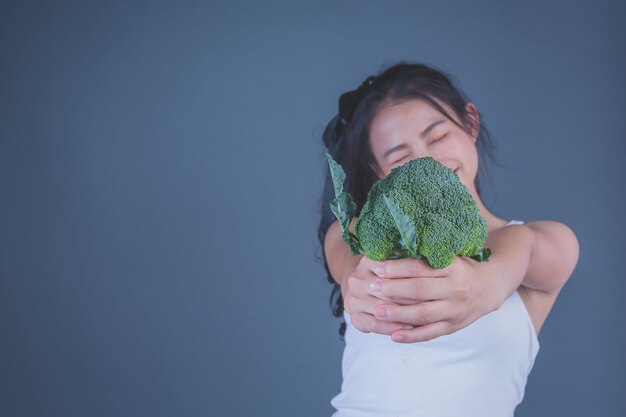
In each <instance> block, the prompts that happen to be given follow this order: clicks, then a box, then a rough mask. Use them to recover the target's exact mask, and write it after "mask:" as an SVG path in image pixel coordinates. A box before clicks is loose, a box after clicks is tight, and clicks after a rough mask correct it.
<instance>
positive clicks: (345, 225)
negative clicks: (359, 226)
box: [330, 192, 356, 234]
mask: <svg viewBox="0 0 626 417" xmlns="http://www.w3.org/2000/svg"><path fill="white" fill-rule="evenodd" d="M330 210H331V211H332V212H333V214H334V215H335V217H336V218H337V220H339V225H340V226H341V232H342V233H344V234H345V233H346V232H347V231H349V230H350V229H349V227H350V222H351V221H352V218H353V217H354V214H355V213H356V203H355V202H354V200H352V196H351V195H350V194H348V193H343V192H342V193H340V194H339V195H338V196H337V198H335V199H334V200H333V201H331V202H330Z"/></svg>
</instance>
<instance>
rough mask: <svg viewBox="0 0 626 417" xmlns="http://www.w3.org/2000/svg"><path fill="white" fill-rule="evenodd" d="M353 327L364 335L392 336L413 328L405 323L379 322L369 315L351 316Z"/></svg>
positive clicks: (358, 314)
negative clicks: (394, 333)
mask: <svg viewBox="0 0 626 417" xmlns="http://www.w3.org/2000/svg"><path fill="white" fill-rule="evenodd" d="M350 318H351V321H352V325H353V326H354V327H355V328H356V329H357V330H360V331H361V332H364V333H378V334H384V335H387V336H390V335H391V334H392V333H393V332H396V331H399V330H409V329H412V328H413V326H411V325H407V324H404V323H393V322H386V321H382V320H378V319H377V318H376V317H374V316H372V315H371V314H367V313H357V314H355V315H354V316H350Z"/></svg>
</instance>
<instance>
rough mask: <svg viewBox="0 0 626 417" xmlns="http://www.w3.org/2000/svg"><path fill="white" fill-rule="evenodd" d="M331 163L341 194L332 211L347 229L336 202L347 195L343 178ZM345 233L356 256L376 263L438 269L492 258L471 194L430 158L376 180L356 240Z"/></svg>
mask: <svg viewBox="0 0 626 417" xmlns="http://www.w3.org/2000/svg"><path fill="white" fill-rule="evenodd" d="M328 158H329V164H330V167H331V173H332V174H333V181H334V183H335V189H336V194H337V199H336V200H334V203H335V208H333V212H334V213H335V215H336V216H337V218H340V216H343V222H342V223H343V224H344V225H347V224H349V220H347V219H346V215H345V212H346V210H343V211H341V210H337V209H336V205H337V204H338V203H337V202H339V201H340V200H343V199H345V198H348V196H349V194H347V193H342V192H341V188H342V186H343V180H344V178H345V174H343V170H342V169H341V167H339V165H337V164H336V163H335V162H334V161H333V160H332V158H330V156H329V157H328ZM340 197H341V198H340ZM349 198H350V200H349V201H350V202H351V201H352V200H351V197H349ZM331 206H332V203H331ZM346 207H348V206H347V205H346ZM350 218H351V216H350ZM340 220H341V219H340ZM342 230H343V231H344V241H346V243H348V244H350V246H351V248H352V252H353V253H354V254H356V253H359V252H360V253H364V254H365V255H366V256H367V257H369V258H370V259H373V260H377V261H382V260H385V259H395V258H403V257H416V258H426V260H427V261H428V263H429V264H430V265H431V266H433V267H434V268H445V267H446V266H448V265H450V264H451V263H452V261H453V260H454V258H455V257H456V256H470V257H473V258H474V259H476V260H481V261H482V260H486V259H487V258H488V257H489V254H490V251H489V249H484V248H483V245H484V243H485V240H486V239H487V222H486V221H485V219H483V218H482V216H481V215H480V213H479V211H478V207H477V206H476V202H475V201H474V199H473V198H472V196H471V195H470V193H469V191H468V189H467V188H466V187H465V185H463V183H461V181H460V180H459V178H458V176H457V175H456V174H455V173H454V172H452V170H450V169H449V168H447V167H446V166H444V165H443V164H441V163H439V162H437V161H436V160H434V159H433V158H428V157H427V158H419V159H415V160H412V161H410V162H407V163H406V164H404V165H402V166H400V167H397V168H394V169H393V170H392V171H391V172H390V173H389V175H387V176H386V177H385V178H383V179H381V180H379V181H377V182H376V183H375V184H374V185H373V186H372V188H371V189H370V190H369V193H368V196H367V201H366V202H365V205H364V206H363V208H362V209H361V213H360V216H359V218H358V220H357V221H356V223H355V226H354V235H353V234H351V233H350V232H349V230H348V229H347V226H346V227H342Z"/></svg>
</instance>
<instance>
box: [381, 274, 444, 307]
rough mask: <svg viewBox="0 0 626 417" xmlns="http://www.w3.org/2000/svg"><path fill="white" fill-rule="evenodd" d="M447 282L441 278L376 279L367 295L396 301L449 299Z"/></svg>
mask: <svg viewBox="0 0 626 417" xmlns="http://www.w3.org/2000/svg"><path fill="white" fill-rule="evenodd" d="M450 286H451V283H450V282H449V280H445V279H441V278H404V279H384V278H378V279H375V280H374V281H372V282H371V283H370V285H369V293H370V294H371V295H373V296H375V297H379V298H384V299H388V300H392V301H393V302H396V300H414V301H429V300H441V299H447V298H449V297H450Z"/></svg>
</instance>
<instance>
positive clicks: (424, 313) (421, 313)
mask: <svg viewBox="0 0 626 417" xmlns="http://www.w3.org/2000/svg"><path fill="white" fill-rule="evenodd" d="M432 318H433V313H432V311H431V310H430V309H429V308H422V309H420V310H418V314H417V319H418V322H419V324H427V323H430V322H431V320H432Z"/></svg>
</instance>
